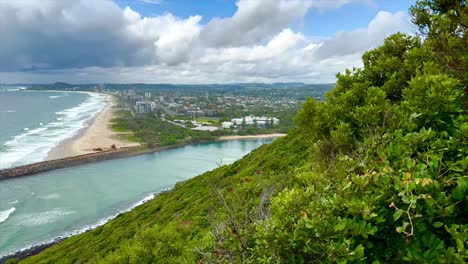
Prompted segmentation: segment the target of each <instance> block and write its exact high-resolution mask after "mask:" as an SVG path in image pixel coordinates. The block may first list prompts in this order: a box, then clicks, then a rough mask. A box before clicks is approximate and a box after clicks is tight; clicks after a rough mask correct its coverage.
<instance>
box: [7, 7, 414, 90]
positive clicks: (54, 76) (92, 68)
mask: <svg viewBox="0 0 468 264" xmlns="http://www.w3.org/2000/svg"><path fill="white" fill-rule="evenodd" d="M369 1H370V0H336V1H331V0H239V1H238V2H237V6H238V10H237V11H236V13H235V14H234V15H233V16H232V17H228V18H223V19H220V18H215V19H212V20H211V21H210V22H209V23H208V24H207V25H202V24H201V20H202V18H201V16H199V15H194V16H191V17H188V18H178V17H176V16H174V15H172V14H169V13H168V14H164V15H159V16H154V17H144V16H142V15H141V14H139V13H138V12H136V11H134V10H132V9H131V8H129V7H127V8H124V9H120V8H119V7H118V6H117V5H116V4H115V3H114V2H112V1H110V0H61V1H55V0H42V1H36V0H21V1H1V0H0V35H2V41H0V79H1V80H2V81H7V82H36V81H37V82H43V81H45V82H52V81H62V80H63V81H70V82H170V83H222V82H255V81H258V82H276V81H305V82H330V81H333V80H334V76H335V74H336V72H338V71H343V70H344V69H346V68H349V67H352V66H359V64H360V57H361V55H362V54H363V52H364V51H365V50H367V49H370V48H373V47H375V46H377V45H379V44H380V43H382V41H383V39H384V38H385V37H386V36H388V35H389V34H392V33H395V32H397V31H408V24H407V20H408V19H407V17H406V15H405V13H403V12H397V13H389V12H379V13H378V14H377V15H376V17H375V18H374V19H373V20H372V21H371V22H370V23H369V24H368V26H367V27H366V28H362V29H356V30H353V31H347V32H338V33H336V35H335V36H333V37H330V38H328V39H322V40H318V39H317V38H314V37H313V36H306V35H304V34H303V33H301V32H295V31H294V30H293V29H291V28H290V26H291V23H294V22H295V21H297V20H301V19H303V17H304V16H305V15H306V13H307V12H308V10H310V9H316V10H326V9H331V8H338V7H341V6H343V5H346V4H349V3H350V2H369ZM157 2H159V1H157Z"/></svg>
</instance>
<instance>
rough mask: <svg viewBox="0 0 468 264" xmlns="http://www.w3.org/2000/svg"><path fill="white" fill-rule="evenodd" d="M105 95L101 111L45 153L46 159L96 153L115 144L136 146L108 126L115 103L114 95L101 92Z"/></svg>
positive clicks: (117, 145) (125, 146)
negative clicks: (74, 133) (71, 135)
mask: <svg viewBox="0 0 468 264" xmlns="http://www.w3.org/2000/svg"><path fill="white" fill-rule="evenodd" d="M102 95H105V96H106V105H105V106H104V107H103V109H102V110H101V112H99V113H98V114H96V116H95V117H94V118H92V119H91V120H89V121H88V122H87V123H86V126H85V127H83V128H82V129H80V130H79V131H78V133H77V134H76V135H74V136H73V137H71V138H68V139H66V140H64V141H62V142H60V143H59V144H58V145H57V146H55V147H54V148H52V149H51V150H50V151H49V153H47V158H46V161H50V160H56V159H61V158H69V157H74V156H79V155H84V154H92V153H98V152H100V151H98V150H95V149H98V148H99V149H101V150H102V151H107V150H110V149H111V146H112V145H115V146H116V148H117V149H120V148H128V147H137V146H140V145H141V144H140V143H135V142H128V141H125V140H121V139H118V135H119V133H118V132H115V131H113V130H112V129H111V128H110V123H111V120H112V118H113V114H114V112H115V109H114V107H115V106H116V105H117V103H116V98H115V96H114V95H110V94H102Z"/></svg>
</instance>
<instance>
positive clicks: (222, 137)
mask: <svg viewBox="0 0 468 264" xmlns="http://www.w3.org/2000/svg"><path fill="white" fill-rule="evenodd" d="M284 136H286V134H284V133H272V134H258V135H244V136H240V135H232V136H221V137H219V139H218V140H238V139H256V138H280V137H284Z"/></svg>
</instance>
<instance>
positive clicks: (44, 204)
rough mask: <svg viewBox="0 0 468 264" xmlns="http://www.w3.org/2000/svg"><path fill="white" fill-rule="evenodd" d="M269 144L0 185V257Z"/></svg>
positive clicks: (210, 148) (216, 146)
mask: <svg viewBox="0 0 468 264" xmlns="http://www.w3.org/2000/svg"><path fill="white" fill-rule="evenodd" d="M272 141H273V139H248V140H233V141H220V142H211V143H204V144H197V145H188V146H185V147H180V148H176V149H171V150H165V151H161V152H156V153H152V154H146V155H141V156H135V157H130V158H125V159H117V160H109V161H104V162H98V163H93V164H86V165H82V166H78V167H73V168H64V169H60V170H55V171H50V172H45V173H41V174H38V175H34V176H29V177H21V178H16V179H11V180H4V181H0V258H1V257H2V256H4V255H8V254H9V253H12V252H15V251H18V250H20V249H25V248H28V247H31V246H34V245H38V244H41V243H47V242H51V241H54V239H56V238H58V237H66V236H70V235H73V234H77V233H81V232H83V231H84V230H87V229H89V228H93V227H96V226H99V225H102V224H104V223H105V222H106V221H108V220H109V219H111V218H112V217H114V216H116V215H117V214H119V213H120V212H123V211H127V210H129V209H131V208H133V207H134V206H136V205H138V204H141V203H143V202H145V201H147V200H149V199H151V198H152V197H154V195H155V194H157V193H159V192H161V191H164V190H167V189H168V188H171V187H172V186H174V184H175V183H177V182H180V181H184V180H187V179H190V178H192V177H195V176H197V175H199V174H201V173H203V172H205V171H208V170H212V169H215V168H216V167H218V166H219V165H221V164H222V165H226V164H230V163H232V162H234V161H236V160H237V159H239V158H241V157H242V156H244V155H246V154H247V153H249V152H250V151H252V150H253V149H255V148H257V147H259V146H261V145H263V144H266V143H270V142H272Z"/></svg>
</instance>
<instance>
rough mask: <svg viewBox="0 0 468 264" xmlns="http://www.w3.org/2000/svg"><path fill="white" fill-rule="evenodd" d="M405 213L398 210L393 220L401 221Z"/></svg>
mask: <svg viewBox="0 0 468 264" xmlns="http://www.w3.org/2000/svg"><path fill="white" fill-rule="evenodd" d="M404 212H405V211H403V210H401V209H398V210H396V212H395V213H394V214H393V220H394V221H396V220H398V219H400V217H401V215H402V214H403V213H404Z"/></svg>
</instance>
